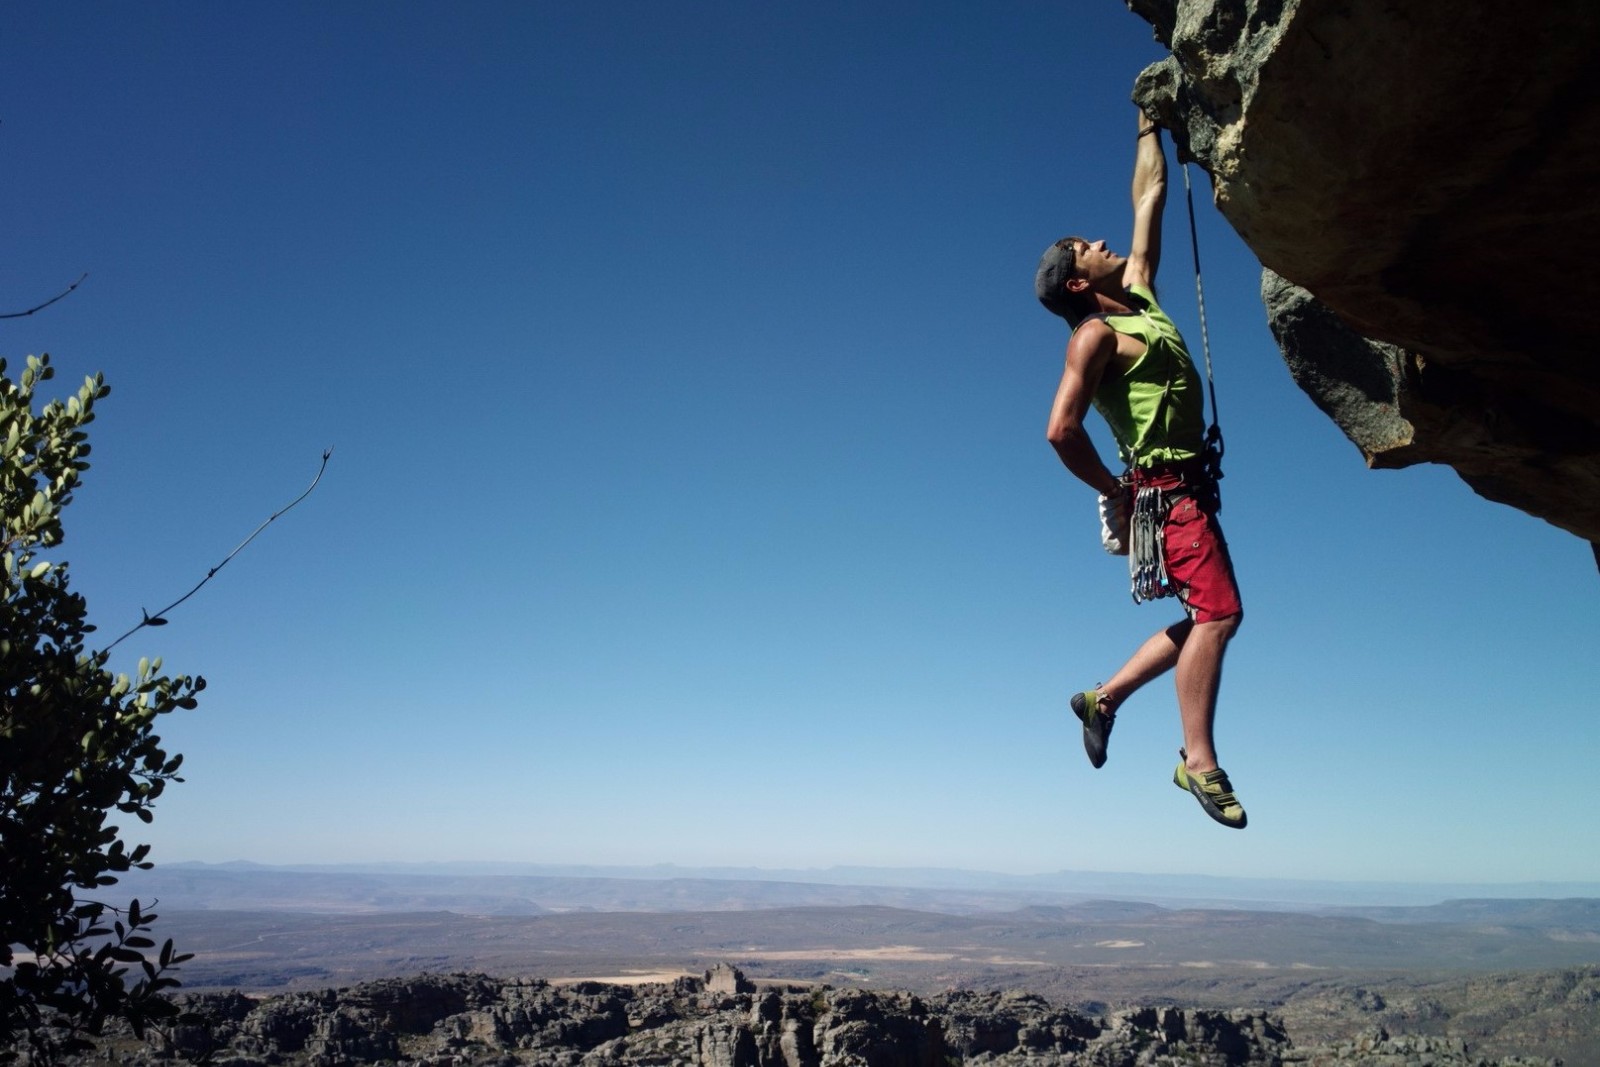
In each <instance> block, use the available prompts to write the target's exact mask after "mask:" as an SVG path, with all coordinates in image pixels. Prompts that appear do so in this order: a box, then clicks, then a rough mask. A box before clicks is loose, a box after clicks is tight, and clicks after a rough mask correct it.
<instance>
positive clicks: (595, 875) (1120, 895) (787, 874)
mask: <svg viewBox="0 0 1600 1067" xmlns="http://www.w3.org/2000/svg"><path fill="white" fill-rule="evenodd" d="M123 885H124V886H125V887H126V888H127V889H130V890H133V891H135V893H137V894H144V895H149V896H157V897H160V898H161V899H162V900H164V901H165V902H166V903H167V905H168V906H169V907H177V908H185V909H188V908H248V909H257V908H265V909H275V910H289V911H313V912H350V911H417V910H424V911H426V910H435V909H443V910H449V911H461V912H464V913H469V914H489V915H536V914H542V913H545V912H551V911H573V910H602V911H699V910H742V909H747V908H769V907H794V906H848V905H863V904H872V905H882V906H889V907H908V908H918V909H921V910H930V911H941V912H949V913H955V914H969V913H975V912H984V911H995V910H999V911H1005V910H1011V909H1014V908H1018V907H1024V906H1027V905H1031V904H1047V905H1048V904H1056V905H1064V904H1071V903H1076V902H1082V901H1086V900H1096V899H1116V900H1127V901H1135V902H1145V903H1152V904H1159V905H1162V906H1164V907H1188V908H1236V907H1241V906H1243V907H1249V908H1253V909H1257V910H1293V911H1300V910H1324V909H1335V908H1379V909H1382V908H1414V907H1419V906H1428V905H1436V904H1442V903H1444V902H1445V901H1450V900H1462V899H1472V900H1513V899H1544V900H1550V899H1558V900H1568V899H1574V898H1579V899H1581V898H1596V899H1600V883H1592V882H1567V883H1560V882H1528V883H1514V884H1507V883H1433V884H1429V883H1405V882H1326V881H1303V880H1295V879H1264V878H1223V877H1215V876H1206V875H1164V874H1137V873H1115V872H1099V871H1057V872H1053V873H1048V874H1034V875H1010V874H998V873H994V872H987V871H966V870H956V869H945V868H895V867H830V868H826V869H765V868H753V867H751V868H746V867H677V866H673V865H670V864H663V865H656V866H648V867H595V866H563V865H547V864H512V863H385V864H349V865H338V866H319V865H290V866H268V865H264V864H256V863H248V862H236V863H221V864H204V863H172V864H163V865H160V866H158V867H156V868H155V869H154V870H152V871H139V872H133V873H131V874H129V875H126V876H124V879H123ZM1373 917H1375V918H1376V917H1379V916H1376V915H1374V916H1373Z"/></svg>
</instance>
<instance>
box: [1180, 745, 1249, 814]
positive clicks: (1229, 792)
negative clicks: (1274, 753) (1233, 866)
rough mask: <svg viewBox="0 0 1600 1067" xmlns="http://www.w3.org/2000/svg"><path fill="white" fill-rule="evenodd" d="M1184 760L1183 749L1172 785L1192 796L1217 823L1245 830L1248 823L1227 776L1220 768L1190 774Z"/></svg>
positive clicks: (1242, 806)
mask: <svg viewBox="0 0 1600 1067" xmlns="http://www.w3.org/2000/svg"><path fill="white" fill-rule="evenodd" d="M1185 759H1186V757H1185V755H1184V752H1183V749H1181V748H1180V749H1179V750H1178V767H1177V769H1176V770H1174V771H1173V772H1172V784H1173V785H1175V786H1177V787H1178V788H1179V789H1182V790H1183V791H1184V792H1186V793H1189V794H1192V795H1193V796H1194V798H1195V799H1196V800H1198V801H1199V802H1200V806H1201V807H1202V808H1204V809H1205V811H1206V814H1207V815H1209V816H1211V817H1212V818H1213V819H1215V820H1217V822H1220V823H1221V824H1222V825H1224V826H1231V827H1233V828H1234V829H1235V830H1243V829H1244V827H1245V821H1246V820H1245V814H1244V805H1243V804H1240V803H1239V798H1238V797H1236V796H1234V795H1233V783H1232V782H1230V781H1228V775H1227V772H1226V771H1224V770H1223V769H1222V768H1221V767H1218V768H1217V769H1216V770H1214V771H1200V772H1199V773H1197V774H1190V773H1189V770H1188V768H1187V767H1185V766H1184V761H1185Z"/></svg>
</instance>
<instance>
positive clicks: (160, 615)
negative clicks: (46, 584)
mask: <svg viewBox="0 0 1600 1067" xmlns="http://www.w3.org/2000/svg"><path fill="white" fill-rule="evenodd" d="M63 295H64V294H63ZM56 299H58V300H59V299H60V297H57V298H56ZM332 455H333V449H331V448H330V449H327V450H326V451H324V452H323V453H322V466H320V467H318V468H317V476H316V477H315V478H313V479H311V484H310V485H308V486H306V490H305V492H303V493H301V494H300V495H299V496H297V497H295V498H294V499H293V500H291V501H289V502H288V503H287V504H285V505H284V506H283V507H281V508H279V509H278V510H277V511H274V512H273V513H272V514H271V515H269V516H267V520H266V521H265V522H263V523H262V524H261V525H260V526H257V527H256V528H255V529H254V530H252V531H251V532H250V536H249V537H246V538H245V539H244V540H243V541H240V542H239V544H238V547H236V548H235V549H234V550H233V551H232V552H229V553H228V555H227V557H226V558H225V559H223V561H222V562H221V563H219V564H217V565H216V566H215V567H212V568H211V569H210V570H209V571H207V572H206V576H205V577H204V578H202V579H200V581H199V582H198V583H196V585H195V587H194V588H193V589H191V590H189V591H188V592H187V593H185V594H183V595H182V596H181V597H179V598H178V599H177V600H174V601H173V602H172V603H170V604H168V605H167V606H166V607H164V608H162V609H161V610H160V611H158V612H156V613H155V614H154V615H151V614H150V613H149V612H148V611H147V612H145V613H144V618H143V619H141V620H139V622H138V623H137V624H135V625H134V627H133V628H132V629H130V630H129V631H128V632H127V633H125V634H123V635H122V636H121V637H119V638H117V639H116V640H115V641H113V642H111V643H110V644H109V645H107V646H105V648H103V649H101V651H102V652H110V651H111V650H112V649H113V648H116V647H117V646H118V645H120V644H121V643H122V642H123V641H125V640H127V639H128V638H129V637H132V636H133V635H134V634H135V633H137V632H138V631H139V630H142V629H144V628H145V627H146V626H165V625H166V624H167V620H166V614H167V612H169V611H171V610H172V609H173V608H175V607H177V606H178V605H179V604H182V603H183V602H184V601H185V600H188V599H189V598H190V597H192V596H194V595H195V594H196V593H198V592H199V591H200V587H201V586H203V585H205V584H206V583H207V582H209V581H210V580H211V579H212V578H215V577H216V575H217V572H218V571H220V570H221V569H222V568H224V567H226V566H227V565H228V561H229V560H231V559H233V557H234V556H237V555H238V554H239V553H240V552H242V551H244V546H245V545H248V544H249V543H250V542H251V541H254V540H255V539H256V535H257V534H259V533H260V532H261V531H262V530H265V529H266V528H267V527H268V526H270V525H272V523H273V522H274V521H276V520H277V518H278V516H279V515H282V514H283V513H284V512H286V511H288V510H289V509H290V508H292V507H294V506H295V505H296V504H298V503H300V501H302V500H304V499H305V498H306V497H308V496H310V495H311V490H313V489H315V488H316V487H317V483H318V482H320V481H322V472H323V471H325V470H327V469H328V458H329V457H330V456H332Z"/></svg>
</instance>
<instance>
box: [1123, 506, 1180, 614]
mask: <svg viewBox="0 0 1600 1067" xmlns="http://www.w3.org/2000/svg"><path fill="white" fill-rule="evenodd" d="M1168 506H1169V501H1168V500H1167V494H1166V493H1165V492H1164V491H1163V490H1161V489H1158V488H1156V487H1155V486H1153V485H1146V486H1143V487H1141V488H1139V489H1136V490H1134V492H1133V513H1132V515H1131V516H1130V517H1129V519H1128V541H1129V545H1128V576H1129V577H1130V578H1131V579H1132V585H1133V602H1134V603H1135V604H1140V603H1143V602H1144V601H1146V600H1160V599H1161V598H1162V597H1168V596H1172V595H1174V594H1175V593H1177V590H1176V589H1174V588H1173V587H1172V579H1171V578H1169V577H1168V576H1167V553H1166V550H1165V547H1164V546H1163V543H1162V542H1163V538H1162V535H1161V531H1162V527H1164V526H1165V525H1166V522H1167V508H1168Z"/></svg>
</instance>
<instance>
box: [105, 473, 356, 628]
mask: <svg viewBox="0 0 1600 1067" xmlns="http://www.w3.org/2000/svg"><path fill="white" fill-rule="evenodd" d="M332 455H333V449H331V448H330V449H328V450H327V451H325V452H323V453H322V466H320V467H318V468H317V476H316V477H315V478H313V479H311V484H310V485H308V486H306V491H305V492H303V493H301V494H300V495H299V496H297V497H295V498H294V499H293V500H291V501H289V502H288V503H287V504H285V505H284V506H283V507H281V508H279V509H278V510H277V511H274V512H273V513H272V514H271V515H269V516H267V520H266V521H265V522H263V523H262V524H261V525H260V526H257V527H256V528H255V529H254V530H252V531H250V536H249V537H246V538H245V539H244V540H243V541H240V542H239V545H238V547H236V548H235V549H234V550H233V551H232V552H229V553H228V555H227V557H226V558H225V559H224V560H223V561H222V562H221V563H219V564H217V565H216V566H215V567H212V568H211V569H210V570H209V571H207V572H206V576H205V577H204V578H202V579H200V581H199V582H198V583H197V584H196V585H195V587H194V588H193V589H191V590H189V591H188V592H187V593H185V594H183V595H182V596H181V597H179V598H178V599H177V600H174V601H173V602H172V603H170V604H168V605H167V606H166V607H164V608H162V609H161V610H160V611H158V612H156V613H155V614H154V615H151V614H150V613H149V612H148V611H146V612H144V618H143V619H140V620H139V622H138V623H137V624H135V625H134V627H133V629H131V630H129V631H128V632H127V633H125V634H123V635H122V636H121V637H119V638H117V639H116V640H115V641H113V642H111V643H110V644H109V645H107V646H106V647H105V648H104V649H102V650H101V651H103V652H110V651H111V650H112V649H113V648H116V647H117V646H118V645H120V644H121V643H122V642H123V641H125V640H126V639H128V638H129V637H132V636H133V635H134V634H135V633H136V632H137V631H139V630H142V629H144V628H145V627H146V626H165V625H166V624H167V619H166V614H167V612H169V611H171V610H172V609H173V608H175V607H177V606H178V605H179V604H182V603H183V602H184V601H185V600H188V599H189V598H190V597H192V596H194V595H195V594H196V593H198V592H199V591H200V587H201V586H202V585H205V584H206V583H207V582H209V581H210V580H211V579H212V578H214V577H216V574H217V572H218V571H220V570H221V569H222V568H224V567H226V566H227V565H228V560H231V559H233V557H234V556H237V555H238V554H239V553H240V552H242V551H244V546H245V545H248V544H249V543H250V542H251V541H254V540H255V539H256V535H257V534H259V533H260V532H261V531H262V530H265V529H266V528H267V527H268V526H270V525H272V523H273V522H274V521H275V520H276V519H277V518H278V516H279V515H282V514H283V513H284V512H286V511H288V510H289V509H290V508H292V507H294V506H295V505H296V504H298V503H300V501H302V500H304V499H305V498H306V497H308V496H310V495H311V490H313V489H315V488H316V487H317V483H318V482H320V481H322V472H323V471H325V470H327V469H328V458H329V457H330V456H332Z"/></svg>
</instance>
